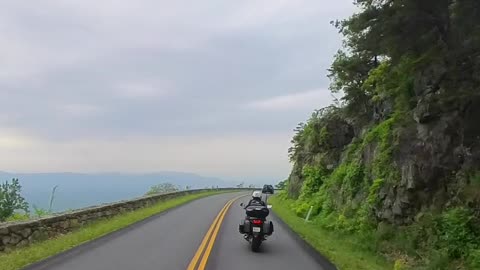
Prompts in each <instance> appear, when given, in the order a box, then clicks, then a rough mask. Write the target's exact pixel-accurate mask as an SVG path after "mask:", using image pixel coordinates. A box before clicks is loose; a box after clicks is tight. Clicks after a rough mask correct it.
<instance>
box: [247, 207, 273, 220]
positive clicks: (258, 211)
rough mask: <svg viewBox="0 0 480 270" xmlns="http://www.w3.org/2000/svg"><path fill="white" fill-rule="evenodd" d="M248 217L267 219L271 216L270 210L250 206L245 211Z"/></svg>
mask: <svg viewBox="0 0 480 270" xmlns="http://www.w3.org/2000/svg"><path fill="white" fill-rule="evenodd" d="M245 211H246V213H247V216H248V217H254V218H261V219H263V218H266V217H267V216H268V214H270V210H268V208H267V207H266V206H249V207H247V208H246V209H245Z"/></svg>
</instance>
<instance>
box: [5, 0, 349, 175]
mask: <svg viewBox="0 0 480 270" xmlns="http://www.w3.org/2000/svg"><path fill="white" fill-rule="evenodd" d="M354 9H355V7H354V5H353V4H352V3H351V1H350V0H342V1H331V0H321V1H318V0H315V1H314V0H296V1H291V0H290V1H288V0H275V1H273V0H267V1H253V0H247V1H216V0H209V1H202V2H201V3H200V2H198V3H197V2H195V3H192V2H190V1H183V0H181V1H176V2H171V1H152V0H139V1H115V2H101V3H99V2H98V1H93V0H82V1H67V2H66V1H60V0H49V1H40V2H32V3H23V2H3V3H1V4H0V15H1V16H0V25H2V26H3V27H0V37H1V38H2V40H3V42H2V44H1V45H0V48H1V49H0V58H1V59H2V63H3V64H2V65H1V66H0V151H2V156H1V157H0V164H2V168H1V169H3V170H6V171H17V172H65V171H67V172H69V171H73V172H96V173H99V172H112V171H113V172H121V173H141V172H151V171H166V170H167V171H180V172H182V171H187V172H193V173H197V174H201V175H212V176H217V177H221V178H233V179H236V178H237V177H245V178H257V179H261V178H268V179H280V178H284V177H286V176H287V175H288V173H289V171H290V163H289V160H288V154H287V150H288V148H289V147H290V139H291V136H292V135H293V129H294V128H295V127H296V125H297V124H298V123H299V122H301V121H305V120H306V119H307V118H308V116H309V115H310V114H311V112H312V111H313V110H314V109H318V108H321V107H324V106H326V105H328V104H330V103H331V102H332V96H331V93H330V91H329V90H328V85H329V80H328V78H327V77H326V75H327V68H328V67H329V66H330V63H331V61H332V58H333V55H334V54H335V53H336V51H337V50H338V49H339V48H340V46H341V37H340V35H339V34H338V31H337V29H335V28H334V27H333V26H331V25H330V21H332V20H336V19H342V18H345V17H347V16H349V15H351V14H352V11H353V10H354Z"/></svg>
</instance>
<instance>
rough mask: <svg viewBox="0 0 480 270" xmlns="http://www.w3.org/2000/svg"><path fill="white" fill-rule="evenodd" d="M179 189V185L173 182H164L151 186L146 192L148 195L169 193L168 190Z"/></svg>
mask: <svg viewBox="0 0 480 270" xmlns="http://www.w3.org/2000/svg"><path fill="white" fill-rule="evenodd" d="M175 191H178V187H177V186H175V185H174V184H172V183H162V184H158V185H155V186H152V187H150V190H149V191H148V192H147V193H146V195H154V194H161V193H168V192H175Z"/></svg>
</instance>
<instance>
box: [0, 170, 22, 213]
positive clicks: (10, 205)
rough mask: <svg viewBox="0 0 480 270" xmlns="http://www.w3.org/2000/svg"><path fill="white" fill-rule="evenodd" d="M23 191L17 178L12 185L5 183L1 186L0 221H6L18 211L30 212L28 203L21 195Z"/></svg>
mask: <svg viewBox="0 0 480 270" xmlns="http://www.w3.org/2000/svg"><path fill="white" fill-rule="evenodd" d="M21 191H22V186H21V185H20V184H19V181H18V179H15V178H14V179H12V182H11V183H9V182H8V181H5V183H2V184H1V185H0V221H5V220H6V219H7V218H8V217H10V216H12V215H13V214H14V213H15V211H16V210H23V211H25V212H28V203H27V202H26V201H25V199H24V198H23V197H22V195H21V194H20V193H21Z"/></svg>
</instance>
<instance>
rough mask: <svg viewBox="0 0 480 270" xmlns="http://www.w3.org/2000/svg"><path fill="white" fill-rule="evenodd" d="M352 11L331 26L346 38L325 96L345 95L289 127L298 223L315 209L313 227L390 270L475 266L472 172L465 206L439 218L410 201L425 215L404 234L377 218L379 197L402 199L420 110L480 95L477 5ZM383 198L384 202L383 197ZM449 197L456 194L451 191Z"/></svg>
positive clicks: (370, 6)
mask: <svg viewBox="0 0 480 270" xmlns="http://www.w3.org/2000/svg"><path fill="white" fill-rule="evenodd" d="M355 4H356V5H357V7H358V12H357V13H356V14H353V15H352V16H351V17H350V18H348V19H345V20H342V21H336V22H332V24H333V25H334V26H335V27H337V29H338V30H339V32H340V33H341V34H342V35H343V36H344V43H343V45H344V46H343V48H342V49H340V50H339V51H338V52H337V54H336V55H335V58H334V61H333V63H332V65H331V67H330V69H329V78H330V79H331V85H330V89H331V91H332V92H333V93H343V97H342V103H341V104H337V106H330V107H327V108H324V109H321V110H316V111H314V113H313V114H312V115H311V117H310V118H309V119H308V120H307V121H306V122H305V123H300V124H299V125H298V126H297V128H296V129H295V135H294V136H293V139H292V147H291V148H290V149H289V157H290V160H291V162H292V163H293V170H292V174H291V176H290V187H289V189H288V190H289V191H290V193H291V194H290V197H291V198H298V199H297V200H296V201H292V202H290V206H291V208H292V210H293V211H292V213H293V214H294V215H296V216H299V217H303V216H304V214H305V212H306V210H307V209H308V208H309V207H310V206H313V207H314V208H313V209H314V210H313V215H314V218H315V225H317V227H318V228H320V227H321V228H322V229H325V228H326V229H329V230H334V231H336V232H341V233H346V234H348V235H355V237H358V238H362V239H365V241H364V243H365V246H364V247H363V248H366V249H369V250H372V251H374V252H378V253H381V254H385V255H386V256H389V257H391V259H392V261H396V262H397V263H396V265H395V267H396V269H403V268H405V267H409V266H410V263H411V261H415V262H416V263H417V264H418V265H417V266H419V267H426V268H425V269H443V268H445V269H446V268H449V267H453V265H454V264H456V261H459V264H460V265H462V264H465V265H467V264H468V265H472V267H473V266H475V267H477V266H478V263H479V261H480V259H479V258H480V255H479V252H478V249H479V244H478V242H479V240H480V239H479V235H480V228H479V225H478V224H479V221H478V216H479V213H478V210H476V212H474V211H472V209H470V208H468V207H470V205H471V204H470V203H472V204H474V203H477V202H478V198H479V197H478V194H479V190H480V188H479V187H480V184H479V183H480V180H479V179H480V177H479V176H478V175H479V174H478V173H477V174H473V175H471V177H470V179H468V181H467V182H468V188H466V190H465V191H463V194H461V196H459V197H462V196H463V197H462V199H465V201H467V202H457V203H452V204H451V205H450V206H449V207H450V208H448V209H444V210H443V212H442V211H439V212H433V210H429V209H428V208H426V207H425V208H426V209H424V206H425V204H428V203H430V202H428V203H427V202H420V203H418V202H416V201H415V202H413V205H412V210H413V208H415V210H414V211H422V212H421V215H419V216H418V217H416V218H415V220H407V223H411V224H409V225H408V226H398V225H388V226H384V225H381V226H380V224H382V223H380V221H381V220H380V218H379V215H376V214H378V212H379V211H383V208H382V207H384V206H387V207H391V206H388V204H389V203H388V201H383V200H384V197H385V196H390V198H389V199H390V200H392V199H393V198H392V196H398V194H397V192H398V186H399V185H398V184H399V182H400V180H401V174H400V170H399V168H401V166H402V165H403V164H401V162H402V161H400V162H399V160H398V157H401V156H402V155H404V153H403V152H402V151H404V148H402V147H399V146H401V145H399V144H400V143H408V141H406V140H405V139H406V137H402V135H403V134H405V133H402V132H403V131H405V130H406V131H409V130H415V128H414V127H413V125H412V124H411V123H413V115H415V114H414V111H413V110H414V109H415V106H416V105H417V104H418V102H419V101H424V100H425V97H426V95H428V96H429V97H430V96H435V99H433V100H434V101H438V103H439V104H432V106H436V105H439V106H440V107H442V110H443V111H447V110H448V109H449V108H447V106H449V105H448V104H450V103H451V104H462V102H465V101H466V100H468V99H469V97H471V96H472V95H474V94H478V85H479V84H480V80H479V78H480V77H479V76H478V74H480V64H479V62H478V59H479V58H478V57H474V56H478V55H480V1H478V0H458V1H453V0H422V1H419V0H356V1H355ZM445 100H448V101H449V102H446V101H445ZM427 105H430V104H427ZM453 106H456V105H453ZM338 121H344V122H346V123H348V124H349V125H351V126H352V127H353V128H354V130H355V136H354V138H353V140H352V142H351V143H350V144H349V145H347V146H346V147H345V148H344V149H341V147H338V146H335V145H333V144H334V143H333V141H334V140H335V139H336V138H337V137H338V136H337V135H338V134H336V133H335V132H336V130H335V129H334V128H329V127H331V126H329V123H331V122H338ZM405 127H407V128H405ZM402 129H403V130H402ZM340 135H341V134H340ZM335 147H337V149H334V148H335ZM342 148H343V146H342ZM333 154H336V155H333ZM332 159H333V160H332ZM325 160H327V161H328V163H326V162H325ZM330 164H333V166H332V167H330V166H328V167H327V165H330ZM327 168H328V169H327ZM455 170H456V169H455ZM439 177H441V176H439ZM440 182H441V181H440V180H439V183H440ZM384 191H387V194H389V195H385V196H383V197H380V196H379V194H380V193H382V194H383V192H384ZM445 191H446V192H447V193H449V194H448V195H447V196H457V195H453V194H452V193H453V192H452V191H451V190H449V189H448V188H447V187H445ZM298 193H299V194H298ZM392 193H393V194H394V195H391V194H392ZM416 195H417V194H415V196H416ZM415 196H413V197H414V200H418V199H419V198H416V197H415ZM278 198H280V197H278ZM282 199H286V198H284V197H282ZM460 201H461V200H460ZM462 203H463V205H462ZM467 203H468V204H467ZM467 206H468V207H467ZM412 218H413V216H412ZM367 243H371V244H370V245H369V244H367ZM433 250H435V251H433ZM475 267H474V268H475ZM477 268H478V267H477Z"/></svg>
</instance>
